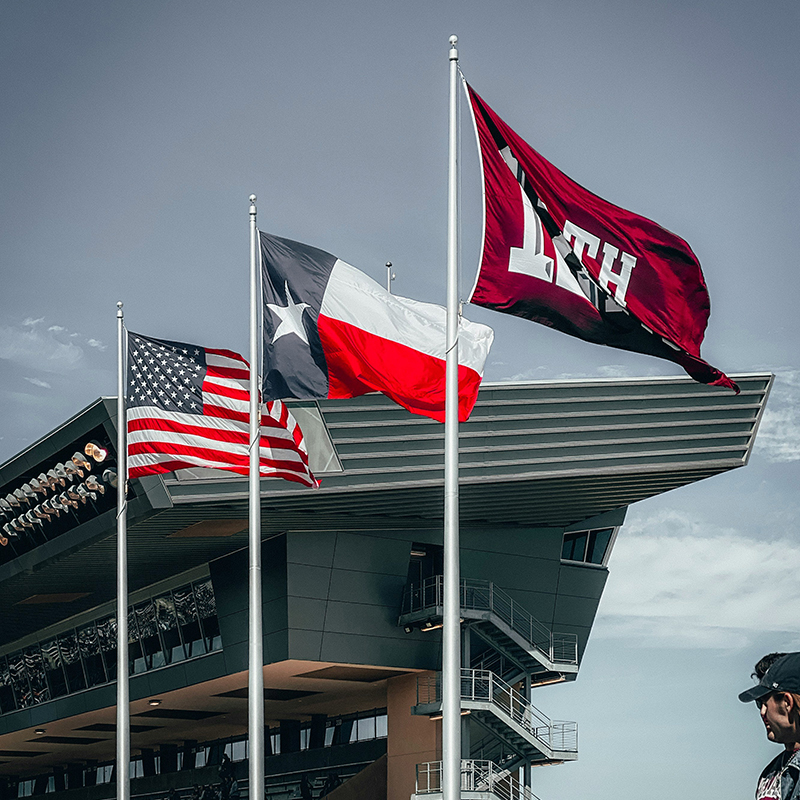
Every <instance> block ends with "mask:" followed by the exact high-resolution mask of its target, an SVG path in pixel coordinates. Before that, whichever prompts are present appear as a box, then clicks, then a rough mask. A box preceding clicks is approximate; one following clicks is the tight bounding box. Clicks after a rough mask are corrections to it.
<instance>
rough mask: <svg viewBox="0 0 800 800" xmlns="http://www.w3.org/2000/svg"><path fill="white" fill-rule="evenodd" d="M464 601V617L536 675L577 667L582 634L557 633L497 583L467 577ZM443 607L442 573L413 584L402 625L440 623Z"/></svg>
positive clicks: (408, 590)
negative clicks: (579, 640)
mask: <svg viewBox="0 0 800 800" xmlns="http://www.w3.org/2000/svg"><path fill="white" fill-rule="evenodd" d="M460 602H461V616H462V618H463V619H465V620H467V619H468V620H473V621H474V623H473V630H475V631H476V632H477V633H478V634H480V635H481V636H482V637H483V638H484V639H486V640H487V641H488V642H489V643H490V644H491V645H493V646H494V647H496V648H497V649H498V650H500V651H505V652H508V653H509V654H510V655H512V656H513V657H514V659H515V660H516V661H517V662H519V663H520V664H521V665H522V666H523V667H524V668H525V669H526V670H527V671H528V672H530V673H531V674H533V675H535V676H536V677H537V678H545V679H546V678H548V677H549V676H550V675H553V676H556V675H562V674H565V673H576V672H577V671H578V637H577V636H576V635H575V634H572V633H554V632H553V631H551V630H550V629H549V628H548V627H547V626H545V625H544V624H542V623H541V622H539V620H537V619H536V618H535V617H534V616H533V615H532V614H530V613H529V612H528V611H527V610H526V609H525V608H523V607H522V606H521V605H520V604H519V603H517V602H516V601H514V600H513V599H512V598H511V597H510V596H509V595H508V594H507V593H506V592H504V591H503V590H502V589H501V588H499V587H498V586H495V584H494V583H492V582H490V581H482V580H474V579H471V578H464V579H462V580H461V591H460ZM443 606H444V578H443V576H442V575H434V576H433V577H431V578H427V579H426V580H424V581H422V583H412V584H409V585H408V586H407V587H406V589H405V592H404V593H403V601H402V606H401V610H400V618H399V620H398V625H402V626H404V627H408V626H422V627H423V628H424V627H434V626H435V625H436V624H437V623H439V622H441V619H442V614H443V610H444V608H443Z"/></svg>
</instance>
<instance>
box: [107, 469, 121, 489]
mask: <svg viewBox="0 0 800 800" xmlns="http://www.w3.org/2000/svg"><path fill="white" fill-rule="evenodd" d="M103 480H104V481H105V482H106V483H107V484H108V485H109V486H113V487H114V488H115V489H116V488H117V484H118V483H119V478H117V473H116V471H115V470H113V469H107V470H104V471H103Z"/></svg>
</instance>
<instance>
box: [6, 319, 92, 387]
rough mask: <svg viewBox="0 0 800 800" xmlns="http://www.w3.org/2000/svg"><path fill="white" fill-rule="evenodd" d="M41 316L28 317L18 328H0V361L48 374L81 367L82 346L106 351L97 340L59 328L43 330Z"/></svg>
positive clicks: (53, 327) (59, 326)
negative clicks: (36, 317) (33, 368)
mask: <svg viewBox="0 0 800 800" xmlns="http://www.w3.org/2000/svg"><path fill="white" fill-rule="evenodd" d="M43 322H44V317H40V318H38V319H34V318H33V317H28V318H27V319H25V320H23V322H22V324H21V325H20V326H18V327H15V326H11V325H6V326H4V327H0V359H4V360H6V361H11V362H13V363H15V364H19V365H22V366H24V367H26V368H28V369H30V368H31V367H35V368H36V369H40V370H44V371H45V372H52V373H66V372H71V371H72V370H75V369H78V368H85V367H86V363H85V360H86V359H85V352H86V351H85V347H91V348H93V349H96V350H101V351H102V350H106V349H107V348H106V345H104V344H103V343H102V342H101V341H100V340H99V339H93V338H86V337H84V336H83V335H82V334H79V333H71V332H70V331H69V330H68V329H67V328H65V327H64V326H63V325H50V326H49V327H45V326H44V325H43V324H42V323H43Z"/></svg>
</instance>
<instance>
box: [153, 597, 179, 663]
mask: <svg viewBox="0 0 800 800" xmlns="http://www.w3.org/2000/svg"><path fill="white" fill-rule="evenodd" d="M154 602H155V608H156V624H157V625H158V630H159V631H160V633H161V639H162V641H163V644H164V654H165V656H166V661H167V663H168V664H171V663H173V662H175V661H183V659H184V658H186V654H185V653H184V651H183V643H182V642H181V635H180V632H179V631H178V619H177V617H176V616H175V601H174V600H173V599H172V594H170V593H167V594H163V595H161V596H160V597H156V599H155V601H154Z"/></svg>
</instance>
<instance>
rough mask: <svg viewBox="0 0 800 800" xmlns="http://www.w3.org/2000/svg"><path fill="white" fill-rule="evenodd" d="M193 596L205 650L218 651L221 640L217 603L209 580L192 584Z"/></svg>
mask: <svg viewBox="0 0 800 800" xmlns="http://www.w3.org/2000/svg"><path fill="white" fill-rule="evenodd" d="M194 596H195V600H196V602H197V612H198V614H199V615H200V626H201V628H202V630H203V638H204V639H205V643H206V649H207V651H208V652H211V651H212V650H218V649H219V648H220V647H222V639H221V637H220V632H219V620H217V603H216V599H215V598H214V588H213V586H212V585H211V578H208V579H207V580H205V581H202V582H201V583H196V584H194Z"/></svg>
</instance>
